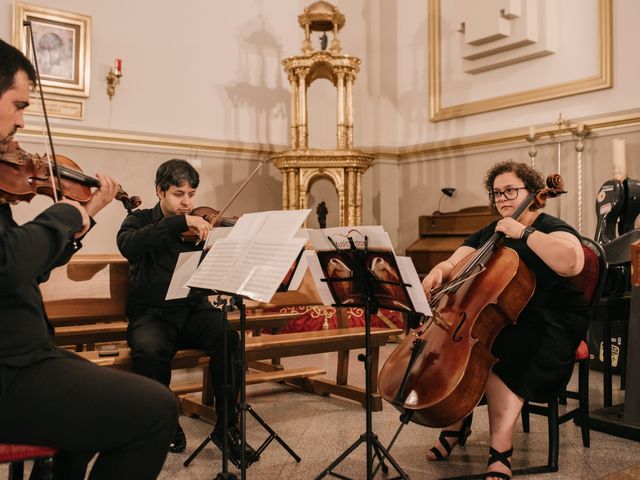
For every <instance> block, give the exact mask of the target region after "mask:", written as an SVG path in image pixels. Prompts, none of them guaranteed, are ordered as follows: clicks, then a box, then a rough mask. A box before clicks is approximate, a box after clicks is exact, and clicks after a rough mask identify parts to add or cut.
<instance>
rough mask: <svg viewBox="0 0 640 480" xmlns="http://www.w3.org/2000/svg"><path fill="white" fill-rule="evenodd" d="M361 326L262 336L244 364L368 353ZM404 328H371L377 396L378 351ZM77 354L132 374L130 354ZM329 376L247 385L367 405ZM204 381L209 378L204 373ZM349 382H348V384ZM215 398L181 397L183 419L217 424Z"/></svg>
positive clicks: (193, 362) (189, 361) (183, 355)
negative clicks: (280, 385) (291, 387)
mask: <svg viewBox="0 0 640 480" xmlns="http://www.w3.org/2000/svg"><path fill="white" fill-rule="evenodd" d="M362 331H363V329H362V328H361V327H350V328H337V329H331V330H320V331H316V332H300V333H286V334H278V335H269V334H267V335H261V336H258V337H247V341H246V359H247V362H253V361H258V360H267V359H270V358H272V357H274V356H278V357H294V356H299V355H311V354H316V353H326V352H335V351H348V350H353V349H357V348H364V335H363V332H362ZM400 332H401V330H400V329H387V328H372V329H371V355H372V362H371V363H372V365H371V366H372V368H371V381H372V388H373V391H377V379H378V364H379V351H380V347H381V346H383V345H385V344H386V343H387V341H388V339H389V336H390V335H397V334H399V333H400ZM79 355H81V356H83V357H85V358H87V359H88V360H90V361H92V362H94V363H96V364H97V365H101V366H107V367H115V368H121V369H125V370H129V369H131V357H130V350H129V349H128V348H120V349H118V356H116V357H100V356H99V354H98V352H97V351H88V352H80V353H79ZM208 361H209V358H208V357H207V356H206V355H205V354H204V352H201V351H199V350H181V351H179V352H178V354H177V355H176V358H175V359H174V362H173V365H172V368H193V367H206V366H207V363H208ZM325 373H326V372H324V371H323V370H316V371H315V372H312V371H309V369H308V368H302V369H289V370H286V371H285V372H282V373H280V372H273V371H265V372H250V373H249V374H248V375H247V384H248V385H252V384H255V383H260V382H265V381H287V382H288V383H292V384H295V385H298V386H300V387H302V388H303V389H304V390H305V391H308V392H311V393H316V394H319V395H329V394H333V395H338V396H341V397H344V398H349V399H351V400H355V401H357V402H360V403H361V404H362V405H363V406H364V402H365V396H364V389H363V388H360V387H354V386H352V385H348V384H347V383H346V381H345V382H344V383H339V382H337V381H332V380H329V379H327V378H323V377H320V376H321V375H324V374H325ZM204 376H205V381H206V377H207V375H206V374H205V375H204ZM345 380H346V379H345ZM372 400H373V408H374V410H376V411H377V410H381V409H382V400H381V398H380V395H379V394H378V393H377V392H376V393H374V395H373V398H372ZM211 404H212V399H211V398H210V393H208V392H207V391H206V389H205V391H204V392H203V396H202V398H198V397H197V396H184V397H182V412H183V413H184V414H185V415H191V416H200V417H203V418H205V419H207V420H209V421H211V422H214V421H215V413H214V412H213V410H212V408H211Z"/></svg>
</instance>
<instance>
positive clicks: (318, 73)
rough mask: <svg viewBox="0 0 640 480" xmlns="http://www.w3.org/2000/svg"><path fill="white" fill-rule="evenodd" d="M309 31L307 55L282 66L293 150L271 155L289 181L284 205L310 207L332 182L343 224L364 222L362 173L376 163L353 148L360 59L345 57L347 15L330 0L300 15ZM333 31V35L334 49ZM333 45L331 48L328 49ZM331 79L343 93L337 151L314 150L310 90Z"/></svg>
mask: <svg viewBox="0 0 640 480" xmlns="http://www.w3.org/2000/svg"><path fill="white" fill-rule="evenodd" d="M298 23H299V24H300V26H301V27H302V28H303V29H304V41H303V42H302V53H301V55H297V56H294V57H289V58H285V59H284V60H283V61H282V65H283V66H284V69H285V71H286V73H287V77H288V79H289V82H290V83H291V150H287V151H285V152H281V153H278V154H276V155H273V156H272V157H271V160H272V161H273V164H274V165H275V166H276V167H277V168H278V169H279V170H280V172H281V173H282V178H283V185H282V207H283V208H284V209H285V210H295V209H303V208H308V199H309V191H310V188H311V185H312V184H313V182H314V181H316V180H318V179H319V178H327V179H329V180H330V181H331V182H332V183H333V185H334V186H335V188H336V192H337V194H338V205H339V207H340V215H339V219H340V226H346V225H360V224H361V223H362V174H363V173H364V171H365V170H367V168H369V166H371V163H372V161H373V159H372V157H371V156H370V155H366V154H364V153H362V152H360V151H358V150H354V149H353V101H352V89H353V83H354V81H355V78H356V74H357V73H358V70H359V68H360V59H359V58H356V57H352V56H349V55H344V54H343V53H342V47H341V45H340V40H339V38H338V32H339V31H340V30H341V29H342V27H344V24H345V17H344V15H343V14H341V13H340V12H339V11H338V9H337V8H336V7H335V6H333V5H331V4H330V3H328V2H325V1H318V2H314V3H312V4H311V5H309V6H308V7H307V8H305V10H304V13H303V14H302V15H300V16H299V17H298ZM314 31H315V32H323V37H322V39H321V50H314V49H313V46H312V44H311V33H312V32H314ZM327 32H331V34H332V40H331V45H328V38H327V35H326V34H327ZM327 47H329V48H328V49H327ZM321 78H324V79H327V80H329V81H330V82H331V83H332V84H333V85H334V86H335V87H336V89H337V103H338V105H337V129H336V148H335V149H334V150H325V149H310V148H309V147H308V145H309V142H308V140H309V133H308V130H307V125H308V122H307V120H308V112H307V90H308V89H309V87H310V86H311V84H312V83H313V81H314V80H317V79H321Z"/></svg>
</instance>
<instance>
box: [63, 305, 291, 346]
mask: <svg viewBox="0 0 640 480" xmlns="http://www.w3.org/2000/svg"><path fill="white" fill-rule="evenodd" d="M297 317H298V314H297V313H280V312H269V313H263V312H249V313H247V329H248V330H253V331H254V332H256V333H258V332H260V331H262V330H271V331H274V332H275V331H277V330H281V329H282V328H284V327H286V326H287V323H289V320H294V319H295V318H297ZM59 320H60V317H58V318H56V319H55V320H54V321H53V322H52V323H57V322H56V321H59ZM64 321H65V322H68V319H64ZM229 323H230V324H231V327H232V328H235V329H236V330H237V329H238V328H240V315H239V314H238V313H237V312H233V313H231V315H229ZM126 333H127V321H126V320H113V321H107V322H98V323H83V324H79V325H69V324H66V323H65V324H63V325H62V326H58V327H55V336H54V338H53V339H54V341H55V343H56V345H59V346H67V345H75V346H76V350H77V351H82V350H93V349H94V347H95V344H96V343H106V342H123V341H125V340H126Z"/></svg>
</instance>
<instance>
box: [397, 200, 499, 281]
mask: <svg viewBox="0 0 640 480" xmlns="http://www.w3.org/2000/svg"><path fill="white" fill-rule="evenodd" d="M495 219H496V217H495V216H494V215H493V214H492V213H491V211H490V210H489V207H488V206H483V207H468V208H463V209H462V210H458V211H457V212H450V213H440V212H435V213H434V214H433V215H421V216H420V217H419V220H418V222H419V232H420V238H419V239H418V240H416V241H415V242H413V243H412V244H411V245H410V246H409V247H407V251H406V252H407V256H409V257H411V259H412V260H413V263H414V265H415V266H416V270H417V271H418V274H419V275H420V278H422V277H424V276H425V275H426V274H427V273H429V270H431V269H432V268H433V267H434V266H435V265H437V264H438V263H440V262H442V261H443V260H446V259H447V258H449V256H450V255H451V254H452V253H453V252H454V251H455V249H456V248H458V247H459V246H460V245H462V241H463V240H464V239H465V238H467V237H468V236H469V235H471V234H472V233H473V232H475V231H477V230H480V229H481V228H482V227H484V226H485V225H488V224H489V223H491V222H492V221H493V220H495Z"/></svg>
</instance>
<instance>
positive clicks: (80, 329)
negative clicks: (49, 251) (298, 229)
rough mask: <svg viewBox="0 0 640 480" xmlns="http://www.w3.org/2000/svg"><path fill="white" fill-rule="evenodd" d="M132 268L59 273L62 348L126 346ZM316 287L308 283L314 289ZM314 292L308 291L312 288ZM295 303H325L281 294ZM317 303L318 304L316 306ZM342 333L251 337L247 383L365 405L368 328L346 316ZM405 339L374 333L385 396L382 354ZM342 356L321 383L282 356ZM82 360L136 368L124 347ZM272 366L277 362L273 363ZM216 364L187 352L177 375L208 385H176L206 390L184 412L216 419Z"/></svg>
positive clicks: (251, 317)
mask: <svg viewBox="0 0 640 480" xmlns="http://www.w3.org/2000/svg"><path fill="white" fill-rule="evenodd" d="M128 269H129V267H128V263H127V261H126V260H125V259H124V258H123V257H121V256H118V255H76V256H74V257H73V258H72V260H71V261H70V262H69V263H68V264H67V265H65V266H63V267H60V268H58V269H55V270H54V271H53V272H52V274H51V277H50V279H49V281H47V282H46V283H44V284H42V286H41V290H42V293H43V298H44V301H45V309H46V311H47V314H48V317H49V320H50V321H51V323H52V324H53V325H54V327H55V328H56V335H55V337H54V340H55V342H56V343H57V344H58V345H75V346H76V350H83V348H81V347H82V346H88V347H90V348H93V346H94V345H95V344H96V343H100V342H115V341H122V340H124V338H125V333H126V317H125V298H126V289H127V282H128ZM307 285H308V284H307ZM304 288H306V287H304ZM279 295H280V296H281V298H284V299H285V302H286V303H287V304H299V303H303V302H314V301H315V303H317V299H316V298H314V297H311V296H310V295H302V296H301V295H300V294H299V293H294V292H286V293H284V294H279ZM310 298H311V300H309V299H310ZM254 307H255V308H253V309H251V310H249V311H248V313H247V327H248V328H249V329H254V330H255V331H256V332H258V331H261V330H262V329H265V328H266V329H276V330H277V329H278V328H281V327H283V326H284V325H286V323H287V322H288V321H289V320H290V319H292V318H296V317H297V316H298V314H297V313H281V312H275V313H274V312H272V313H265V312H262V311H260V308H259V307H260V306H254ZM340 318H341V320H340V321H339V325H340V327H342V328H337V329H332V330H322V331H314V332H301V333H287V334H280V335H261V336H251V337H247V346H246V358H247V364H248V366H249V367H250V371H249V373H248V375H247V383H248V384H254V383H259V382H265V381H280V382H285V381H286V382H289V383H293V384H296V385H298V386H300V387H302V388H303V389H305V390H306V391H309V392H314V393H317V394H323V395H328V394H335V395H339V396H342V397H345V398H349V399H352V400H356V401H358V402H360V403H361V404H362V405H364V404H365V392H364V389H363V388H359V387H354V386H352V385H349V384H348V367H349V351H350V350H352V349H355V348H364V341H365V339H364V327H348V326H346V325H347V324H346V315H340ZM230 322H231V324H232V325H233V326H234V327H235V328H238V324H239V318H238V315H237V313H234V314H231V315H230ZM400 333H402V332H401V330H400V329H386V328H374V329H372V341H371V346H372V357H373V358H372V369H371V380H372V385H373V389H374V391H377V376H378V357H379V347H380V346H382V345H384V344H386V343H387V341H388V339H389V337H390V336H394V335H398V334H400ZM326 352H338V359H337V373H336V380H335V381H333V380H329V379H327V378H320V376H322V375H325V374H326V372H325V371H324V370H322V369H318V368H311V367H306V368H297V369H284V368H283V367H282V366H281V365H280V364H279V360H278V359H279V358H280V357H291V356H298V355H309V354H316V353H326ZM79 354H80V355H82V356H84V357H86V358H87V359H89V360H91V361H92V362H94V363H96V364H98V365H103V366H110V367H115V368H124V369H130V368H131V357H130V353H129V349H128V348H126V347H125V346H122V348H119V355H118V356H116V357H100V356H99V354H98V352H97V351H92V350H89V351H81V352H79ZM265 360H271V362H270V363H269V362H265ZM207 365H208V357H207V355H206V354H205V353H204V352H201V351H198V350H181V351H179V352H178V353H177V355H176V357H175V359H174V362H173V364H172V368H174V369H183V368H195V367H198V368H203V376H202V381H201V382H197V383H191V384H185V385H176V386H174V385H172V390H173V391H174V392H175V393H177V394H187V393H193V392H197V391H202V396H201V398H196V397H195V396H183V399H182V400H183V401H182V403H183V411H184V413H186V414H190V415H200V416H202V417H204V418H208V419H212V415H214V414H213V412H212V409H211V406H210V405H211V404H212V400H213V399H212V394H211V389H210V388H209V385H208V374H207V372H206V369H207ZM373 407H374V410H381V409H382V400H381V398H380V396H379V394H378V393H375V394H374V398H373Z"/></svg>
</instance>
